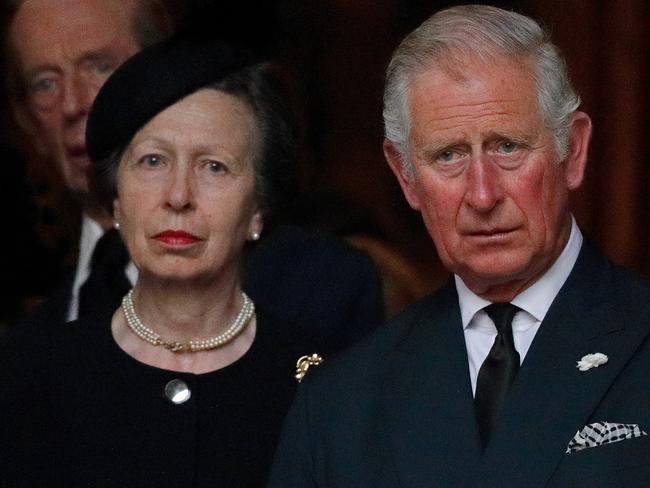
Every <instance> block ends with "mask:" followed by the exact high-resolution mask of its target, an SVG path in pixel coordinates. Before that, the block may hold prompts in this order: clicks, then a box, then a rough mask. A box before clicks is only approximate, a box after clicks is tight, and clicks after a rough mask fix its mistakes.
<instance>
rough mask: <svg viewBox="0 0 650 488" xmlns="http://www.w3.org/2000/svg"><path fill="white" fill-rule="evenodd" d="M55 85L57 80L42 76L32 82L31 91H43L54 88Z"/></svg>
mask: <svg viewBox="0 0 650 488" xmlns="http://www.w3.org/2000/svg"><path fill="white" fill-rule="evenodd" d="M55 86H56V82H55V81H54V80H53V79H52V78H42V79H40V80H36V81H34V82H32V83H31V84H30V85H29V91H30V92H31V93H43V92H47V91H52V90H54V87H55Z"/></svg>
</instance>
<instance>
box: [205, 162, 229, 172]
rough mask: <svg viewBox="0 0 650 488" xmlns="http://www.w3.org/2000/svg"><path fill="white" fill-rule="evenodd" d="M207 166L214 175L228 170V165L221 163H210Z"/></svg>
mask: <svg viewBox="0 0 650 488" xmlns="http://www.w3.org/2000/svg"><path fill="white" fill-rule="evenodd" d="M207 166H208V169H209V170H210V171H211V172H212V173H220V172H222V171H225V170H226V165H225V164H223V163H222V162H220V161H208V165H207Z"/></svg>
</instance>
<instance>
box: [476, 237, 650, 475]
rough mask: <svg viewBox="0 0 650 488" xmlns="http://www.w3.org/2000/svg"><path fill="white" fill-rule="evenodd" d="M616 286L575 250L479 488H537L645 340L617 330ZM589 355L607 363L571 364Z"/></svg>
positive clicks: (593, 257) (605, 269) (620, 316)
mask: <svg viewBox="0 0 650 488" xmlns="http://www.w3.org/2000/svg"><path fill="white" fill-rule="evenodd" d="M616 285H617V284H616V283H614V282H613V276H612V266H611V264H610V263H609V262H608V261H607V260H606V259H605V258H604V257H603V256H601V255H600V254H598V253H597V252H596V251H594V250H593V249H591V248H590V247H589V246H588V245H587V244H586V245H585V246H583V249H582V251H581V255H580V257H579V259H578V262H577V263H576V266H575V268H574V270H573V272H572V274H571V276H570V277H569V279H568V280H567V282H566V283H565V285H564V287H563V288H562V290H561V291H560V293H559V294H558V296H557V298H556V300H555V301H554V303H553V305H552V306H551V308H550V309H549V312H548V314H547V316H546V318H545V319H544V321H543V323H542V325H541V327H540V329H539V332H538V333H537V336H536V337H535V339H534V341H533V344H532V346H531V348H530V350H529V352H528V354H527V356H526V359H525V361H524V363H523V365H522V368H521V370H520V371H519V373H518V375H517V378H516V380H515V382H514V383H513V385H512V387H511V390H510V392H509V396H508V398H507V400H506V404H505V405H504V407H503V410H502V412H501V418H500V421H499V426H498V428H497V431H496V432H495V434H494V436H493V438H492V440H491V442H490V445H489V446H488V449H487V451H486V452H485V455H484V456H483V459H482V467H481V469H480V470H479V471H478V473H480V475H479V476H480V478H478V477H477V479H476V481H477V482H478V481H479V479H480V482H481V486H544V485H545V484H546V482H547V481H548V479H549V478H550V477H551V476H552V474H553V472H554V470H555V469H556V467H557V465H558V463H559V462H560V461H561V459H562V457H563V456H564V453H565V450H566V446H567V444H568V442H569V441H570V440H571V438H572V437H573V436H574V435H575V433H576V431H577V430H578V429H580V428H581V427H582V426H584V425H585V424H586V423H588V421H589V418H590V415H591V414H592V412H593V411H594V409H595V408H596V407H597V405H598V403H599V401H600V400H601V398H602V397H603V396H604V395H605V394H606V392H607V389H608V388H609V386H610V384H611V383H612V382H613V381H614V379H615V377H616V376H617V375H618V373H619V372H620V371H621V369H622V368H623V367H624V366H625V364H626V363H627V362H628V361H629V359H630V356H631V355H632V353H633V352H634V350H635V349H636V347H637V346H638V344H639V343H640V341H641V340H642V339H643V337H644V336H645V333H644V332H643V329H642V328H641V327H630V326H629V325H631V324H626V323H625V320H624V311H623V310H620V307H619V306H618V304H617V300H616V290H617V286H616ZM595 352H602V353H605V354H606V355H607V356H608V358H609V362H608V363H607V364H605V365H603V366H600V367H599V368H596V369H591V370H588V371H585V372H581V371H579V370H578V369H577V368H576V363H577V361H578V360H579V359H580V358H581V357H582V356H584V355H585V354H589V353H595ZM601 420H606V419H601ZM504 466H507V469H503V467H504ZM499 468H501V469H499Z"/></svg>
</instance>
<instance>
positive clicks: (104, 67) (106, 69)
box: [95, 61, 114, 74]
mask: <svg viewBox="0 0 650 488" xmlns="http://www.w3.org/2000/svg"><path fill="white" fill-rule="evenodd" d="M113 70H114V67H113V63H111V62H108V61H99V62H97V63H95V71H97V72H98V73H101V74H106V73H111V72H112V71H113Z"/></svg>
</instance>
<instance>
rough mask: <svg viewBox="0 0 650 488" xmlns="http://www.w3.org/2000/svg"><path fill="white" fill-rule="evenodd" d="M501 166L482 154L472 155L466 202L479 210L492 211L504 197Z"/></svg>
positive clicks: (468, 170) (468, 172)
mask: <svg viewBox="0 0 650 488" xmlns="http://www.w3.org/2000/svg"><path fill="white" fill-rule="evenodd" d="M502 197H503V191H502V187H501V174H500V168H499V167H498V165H497V164H495V163H494V162H492V161H490V159H489V158H487V157H485V156H484V155H482V154H479V155H477V156H472V158H471V161H470V163H469V167H468V169H467V186H466V190H465V203H466V204H467V205H469V206H470V207H471V208H472V209H474V210H475V211H477V212H482V213H484V212H490V211H491V210H492V209H493V208H494V207H495V206H496V205H497V204H498V203H499V202H500V201H501V199H502Z"/></svg>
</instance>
